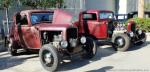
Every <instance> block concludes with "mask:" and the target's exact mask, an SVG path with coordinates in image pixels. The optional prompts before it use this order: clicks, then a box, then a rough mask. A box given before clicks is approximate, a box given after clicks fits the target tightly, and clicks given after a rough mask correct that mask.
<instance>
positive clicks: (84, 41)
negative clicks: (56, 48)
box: [80, 36, 86, 44]
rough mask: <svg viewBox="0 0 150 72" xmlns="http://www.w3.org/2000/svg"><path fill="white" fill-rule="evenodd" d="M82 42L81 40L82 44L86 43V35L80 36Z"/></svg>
mask: <svg viewBox="0 0 150 72" xmlns="http://www.w3.org/2000/svg"><path fill="white" fill-rule="evenodd" d="M80 42H81V43H82V44H85V43H86V37H84V36H83V37H81V38H80Z"/></svg>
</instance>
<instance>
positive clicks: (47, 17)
mask: <svg viewBox="0 0 150 72" xmlns="http://www.w3.org/2000/svg"><path fill="white" fill-rule="evenodd" d="M52 20H53V13H51V12H49V13H32V14H31V23H32V24H33V25H35V24H38V23H41V22H46V23H47V22H48V23H51V22H52Z"/></svg>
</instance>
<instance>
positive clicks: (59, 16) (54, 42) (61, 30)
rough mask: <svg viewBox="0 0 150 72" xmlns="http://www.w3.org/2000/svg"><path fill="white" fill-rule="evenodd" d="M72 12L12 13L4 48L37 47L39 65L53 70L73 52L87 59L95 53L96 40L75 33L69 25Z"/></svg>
mask: <svg viewBox="0 0 150 72" xmlns="http://www.w3.org/2000/svg"><path fill="white" fill-rule="evenodd" d="M71 19H72V15H71V14H69V13H66V12H65V11H62V10H54V11H49V10H24V11H21V12H18V13H17V14H16V15H15V16H14V24H13V25H12V28H11V30H10V31H11V33H10V35H9V39H8V40H9V47H8V51H9V52H10V54H11V55H13V56H14V55H17V54H18V49H25V50H27V51H28V50H31V51H35V50H40V51H39V57H40V62H41V64H42V66H43V67H44V68H45V69H46V70H48V71H55V70H56V69H57V66H58V65H59V63H60V61H62V60H63V59H65V58H70V57H72V56H74V55H81V57H83V58H85V59H90V58H92V57H93V56H94V55H95V54H96V43H95V41H94V40H93V39H92V38H90V37H87V36H86V37H85V36H78V28H77V27H75V26H74V25H73V24H71V22H70V21H71Z"/></svg>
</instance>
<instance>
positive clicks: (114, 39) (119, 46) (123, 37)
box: [112, 33, 130, 51]
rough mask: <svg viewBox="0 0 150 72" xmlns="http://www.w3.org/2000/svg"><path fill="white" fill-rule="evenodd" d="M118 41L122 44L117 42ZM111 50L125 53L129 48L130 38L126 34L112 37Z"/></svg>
mask: <svg viewBox="0 0 150 72" xmlns="http://www.w3.org/2000/svg"><path fill="white" fill-rule="evenodd" d="M119 40H120V41H121V42H122V43H121V42H119ZM112 43H113V48H114V49H115V50H117V51H126V50H127V49H128V48H129V47H130V38H129V36H128V35H127V34H124V33H118V34H114V35H113V37H112Z"/></svg>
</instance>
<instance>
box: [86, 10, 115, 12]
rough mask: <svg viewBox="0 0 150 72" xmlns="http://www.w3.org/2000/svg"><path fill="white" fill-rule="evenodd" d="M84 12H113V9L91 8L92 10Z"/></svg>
mask: <svg viewBox="0 0 150 72" xmlns="http://www.w3.org/2000/svg"><path fill="white" fill-rule="evenodd" d="M84 12H113V11H111V10H98V9H90V10H86V11H84Z"/></svg>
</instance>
